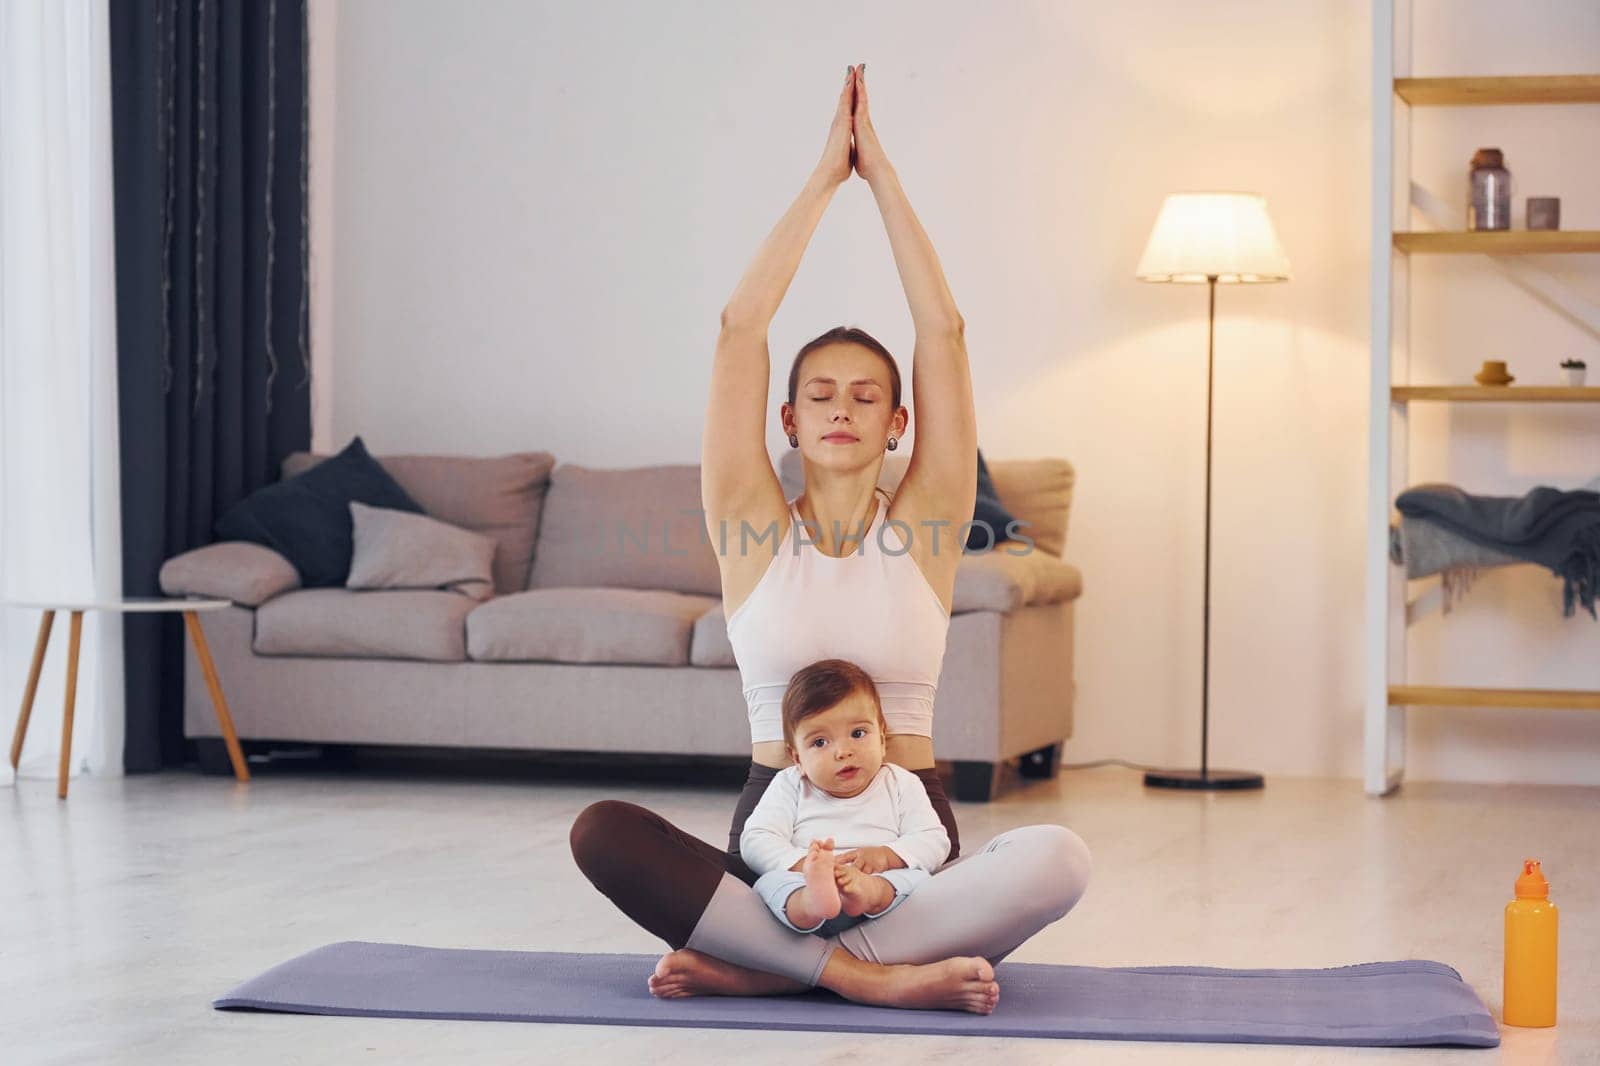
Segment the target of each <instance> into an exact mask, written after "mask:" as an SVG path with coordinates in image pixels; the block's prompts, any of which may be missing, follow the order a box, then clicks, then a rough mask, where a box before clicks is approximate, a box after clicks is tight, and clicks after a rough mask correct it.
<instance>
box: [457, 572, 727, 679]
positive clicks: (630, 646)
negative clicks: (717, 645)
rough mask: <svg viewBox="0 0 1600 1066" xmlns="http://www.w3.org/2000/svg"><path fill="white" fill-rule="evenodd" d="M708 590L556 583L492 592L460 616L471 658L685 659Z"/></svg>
mask: <svg viewBox="0 0 1600 1066" xmlns="http://www.w3.org/2000/svg"><path fill="white" fill-rule="evenodd" d="M715 605H716V600H715V599H712V598H711V597H707V596H693V595H687V594H685V593H681V592H665V591H661V590H658V589H617V588H586V589H585V588H555V589H530V590H529V591H527V592H518V593H513V594H512V595H510V596H499V597H496V598H495V599H493V600H490V601H489V602H488V603H486V604H484V605H482V606H481V607H479V608H477V609H476V610H475V611H473V612H472V613H471V614H470V615H468V616H467V652H468V654H469V655H471V656H472V658H474V659H478V660H495V661H511V662H524V661H534V660H543V661H546V662H563V663H633V664H641V663H642V664H650V665H658V666H684V665H687V664H688V662H689V632H690V630H691V629H692V628H693V626H694V620H695V619H696V618H698V617H699V616H700V615H702V614H705V613H706V611H707V609H708V608H710V607H713V606H715Z"/></svg>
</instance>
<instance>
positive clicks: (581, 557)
mask: <svg viewBox="0 0 1600 1066" xmlns="http://www.w3.org/2000/svg"><path fill="white" fill-rule="evenodd" d="M528 587H529V588H573V587H582V588H631V589H671V590H673V591H676V592H688V593H695V594H697V595H702V596H718V595H721V592H722V577H721V575H720V574H719V573H718V571H717V557H716V553H715V552H714V551H713V549H712V546H711V538H710V536H709V535H708V534H707V532H706V522H705V509H704V507H703V506H702V505H701V502H700V467H699V466H698V465H697V464H694V465H673V466H650V467H634V468H627V469H617V470H601V469H592V468H589V467H583V466H577V465H575V464H572V463H563V464H562V465H560V466H558V467H556V469H555V472H554V473H553V474H552V475H551V478H550V491H549V493H548V496H547V500H546V505H545V509H544V518H543V520H542V521H541V522H540V524H539V544H538V548H537V550H535V552H534V555H533V573H532V576H531V578H530V580H529V585H528Z"/></svg>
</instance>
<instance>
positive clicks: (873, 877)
mask: <svg viewBox="0 0 1600 1066" xmlns="http://www.w3.org/2000/svg"><path fill="white" fill-rule="evenodd" d="M836 870H837V873H836V874H835V878H834V879H835V881H836V882H837V883H838V886H839V905H840V906H841V907H842V908H843V909H844V912H845V913H846V914H848V915H850V917H852V918H854V917H856V916H857V915H860V914H878V913H879V912H881V911H882V910H883V909H884V908H885V907H887V906H888V905H889V904H891V903H893V902H894V885H892V884H890V883H889V880H888V878H885V877H879V876H878V875H877V874H864V873H862V872H861V871H860V870H858V869H856V868H855V867H854V866H852V865H851V864H850V863H847V862H846V863H840V864H839V865H838V866H837V867H836Z"/></svg>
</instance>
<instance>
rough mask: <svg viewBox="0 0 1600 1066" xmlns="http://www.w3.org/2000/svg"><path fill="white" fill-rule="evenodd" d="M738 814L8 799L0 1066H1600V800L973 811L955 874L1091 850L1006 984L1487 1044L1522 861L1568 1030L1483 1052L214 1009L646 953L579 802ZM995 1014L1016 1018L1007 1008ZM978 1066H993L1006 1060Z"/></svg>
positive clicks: (1526, 1032)
mask: <svg viewBox="0 0 1600 1066" xmlns="http://www.w3.org/2000/svg"><path fill="white" fill-rule="evenodd" d="M735 791H736V790H735V789H734V788H732V787H729V786H726V785H723V786H716V787H710V786H704V787H702V786H694V785H675V784H668V783H659V782H658V783H652V784H645V785H630V784H627V783H623V782H620V781H615V780H612V781H606V780H596V779H577V780H573V779H566V780H548V779H541V778H540V777H539V776H538V775H536V774H533V775H530V774H526V773H524V774H522V775H520V776H517V775H512V776H506V775H498V776H489V777H481V776H480V777H463V776H461V775H459V774H456V775H449V774H445V775H441V774H438V773H434V774H431V775H428V774H407V773H404V772H396V771H394V770H393V769H387V770H373V769H371V768H369V767H363V768H358V769H357V770H356V771H354V772H350V773H344V774H326V773H320V774H313V773H309V772H299V773H278V774H274V773H273V772H271V771H268V772H267V773H262V774H259V775H258V776H257V778H256V780H254V781H253V782H251V783H250V784H248V785H238V784H236V783H234V782H233V781H231V780H229V779H226V778H217V777H201V776H199V775H197V774H193V773H180V772H172V773H167V774H161V775H152V776H140V777H132V778H125V779H116V780H93V779H87V778H83V779H77V780H75V781H74V782H73V784H72V787H71V795H70V797H69V799H68V800H66V801H65V802H62V801H58V800H57V799H56V797H55V789H54V783H53V782H47V781H40V780H24V781H22V782H20V784H19V786H18V787H17V788H15V789H10V790H0V856H3V858H0V1039H3V1041H4V1046H0V1061H3V1062H6V1063H18V1064H21V1063H29V1064H32V1063H56V1062H63V1063H64V1062H161V1063H255V1062H262V1063H268V1062H270V1063H282V1062H357V1061H361V1062H439V1063H449V1062H468V1061H472V1062H512V1061H557V1060H570V1059H581V1061H584V1062H588V1063H610V1062H643V1061H656V1062H685V1063H689V1062H724V1061H735V1060H738V1061H746V1062H748V1061H761V1062H779V1063H818V1062H850V1063H857V1062H861V1061H871V1062H873V1063H886V1064H892V1063H901V1062H921V1061H932V1060H938V1059H956V1058H958V1057H960V1058H963V1059H965V1058H966V1057H967V1056H977V1058H976V1059H973V1060H969V1061H992V1060H993V1059H998V1058H999V1057H1000V1056H1002V1055H1003V1056H1004V1057H1005V1060H1006V1061H1007V1062H1008V1063H1047V1062H1048V1063H1059V1062H1063V1061H1080V1062H1093V1063H1112V1062H1115V1063H1124V1062H1127V1063H1133V1062H1138V1063H1174V1062H1213V1063H1216V1062H1228V1063H1233V1062H1240V1063H1266V1062H1273V1063H1277V1062H1295V1063H1324V1062H1363V1063H1366V1062H1380V1061H1381V1062H1391V1061H1392V1062H1405V1063H1430V1064H1432V1063H1441V1064H1442V1063H1457V1062H1461V1063H1483V1064H1487V1063H1491V1062H1515V1063H1541V1064H1542V1063H1557V1062H1560V1063H1568V1062H1572V1063H1577V1062H1600V969H1597V963H1596V960H1597V948H1600V928H1597V925H1596V916H1597V913H1600V910H1597V907H1596V903H1597V902H1600V863H1597V861H1596V859H1597V856H1600V844H1597V840H1600V833H1597V831H1596V830H1597V825H1600V818H1597V816H1600V790H1596V789H1584V788H1548V787H1496V786H1480V785H1443V784H1427V783H1411V784H1407V785H1405V786H1404V787H1403V788H1402V789H1401V790H1400V791H1399V792H1398V793H1397V794H1395V795H1394V796H1391V797H1390V798H1388V799H1384V800H1378V799H1369V798H1368V797H1366V796H1365V795H1363V793H1362V791H1361V787H1360V785H1359V783H1358V782H1355V781H1342V780H1323V779H1307V778H1270V779H1269V780H1268V782H1267V787H1266V789H1265V790H1264V791H1261V792H1252V793H1241V794H1234V795H1227V794H1219V795H1204V794H1183V793H1173V792H1166V791H1160V790H1146V789H1145V788H1144V787H1143V786H1142V783H1141V778H1140V775H1139V774H1138V773H1137V772H1135V771H1132V770H1127V769H1122V768H1118V767H1108V768H1100V769H1094V770H1081V771H1067V772H1063V773H1062V774H1061V775H1060V777H1059V778H1058V779H1056V780H1053V781H1042V782H1029V783H1026V784H1024V785H1023V786H1022V787H1020V788H1017V789H1014V790H1012V791H1010V792H1008V793H1007V794H1006V795H1005V796H1004V797H1003V798H1002V799H1001V800H999V801H997V802H995V803H992V804H988V805H958V806H957V817H958V819H959V820H960V824H961V831H962V839H963V841H964V842H968V843H969V846H971V845H976V844H979V843H981V842H982V841H983V840H985V839H986V838H987V837H988V836H990V835H991V834H993V833H995V832H997V831H999V830H1002V829H1005V828H1008V827H1011V826H1015V825H1021V824H1026V823H1029V822H1036V821H1045V820H1056V821H1060V822H1062V823H1063V824H1066V825H1069V826H1071V827H1072V828H1073V829H1075V830H1076V831H1077V832H1078V833H1080V834H1081V835H1082V836H1083V837H1084V839H1085V840H1087V841H1088V843H1089V846H1090V847H1091V848H1092V849H1093V851H1094V856H1095V877H1094V880H1093V882H1092V883H1091V884H1090V886H1089V889H1088V892H1087V894H1086V895H1085V896H1084V898H1083V900H1082V901H1081V902H1080V903H1079V905H1078V907H1077V908H1076V909H1075V910H1074V911H1073V912H1072V913H1071V914H1069V915H1068V916H1067V917H1066V919H1064V920H1063V921H1061V922H1059V923H1057V924H1056V925H1054V926H1052V927H1050V928H1048V929H1046V930H1044V931H1043V932H1041V933H1040V934H1039V935H1038V936H1037V937H1035V938H1034V939H1033V940H1031V941H1029V942H1028V943H1027V944H1025V945H1023V946H1022V948H1020V949H1019V950H1018V951H1017V952H1016V953H1015V954H1014V955H1013V956H1012V959H1013V960H1014V961H1019V962H1067V963H1078V964H1085V965H1096V966H1129V965H1140V964H1197V965H1210V966H1233V967H1265V966H1272V967H1322V966H1339V965H1345V964H1349V963H1355V962H1365V961H1373V960H1383V959H1405V958H1423V959H1436V960H1439V961H1442V962H1445V963H1448V964H1449V965H1451V966H1454V967H1455V968H1456V969H1458V970H1460V971H1461V973H1462V975H1463V976H1464V977H1465V978H1466V980H1467V981H1468V982H1470V983H1471V984H1472V986H1473V987H1474V988H1475V989H1476V990H1477V991H1478V993H1479V995H1480V996H1481V997H1482V998H1483V999H1484V1001H1485V1002H1486V1003H1487V1004H1488V1005H1489V1007H1490V1010H1491V1011H1492V1012H1493V1013H1494V1014H1495V1016H1496V1018H1497V1019H1498V1017H1499V1014H1500V1001H1501V970H1500V967H1501V948H1502V933H1503V925H1502V908H1503V906H1504V904H1505V903H1506V901H1507V900H1508V899H1509V898H1510V896H1511V883H1512V880H1513V879H1514V877H1515V876H1516V874H1517V872H1518V870H1519V868H1520V862H1521V860H1522V859H1523V858H1524V856H1529V857H1537V858H1539V859H1541V860H1542V861H1543V862H1544V867H1545V870H1546V872H1547V875H1548V876H1549V877H1550V880H1551V882H1552V898H1553V899H1554V900H1555V901H1556V903H1557V904H1558V905H1559V906H1560V907H1561V909H1562V924H1563V927H1564V928H1563V929H1562V942H1561V969H1560V981H1561V984H1560V1011H1561V1013H1560V1021H1559V1024H1558V1025H1557V1026H1556V1027H1555V1028H1554V1029H1542V1030H1536V1029H1516V1028H1503V1030H1502V1041H1503V1043H1502V1044H1501V1046H1500V1047H1499V1048H1496V1049H1488V1050H1468V1049H1454V1050H1433V1049H1366V1048H1356V1049H1345V1048H1319V1047H1292V1046H1262V1045H1241V1044H1204V1043H1181V1044H1180V1043H1136V1042H1119V1041H1059V1040H978V1039H971V1038H933V1037H912V1038H906V1037H887V1036H874V1035H864V1034H856V1033H841V1034H837V1035H834V1034H818V1033H795V1032H767V1033H763V1032H748V1031H717V1030H692V1029H646V1028H636V1027H619V1028H609V1027H600V1026H548V1025H537V1024H528V1023H494V1022H455V1021H446V1022H431V1021H415V1020H388V1019H364V1018H328V1017H314V1016H291V1015H272V1014H239V1013H227V1012H220V1011H214V1010H212V1009H211V1007H210V1006H209V1005H208V1003H209V1000H210V999H211V997H213V996H216V995H218V994H220V993H221V992H224V991H226V990H227V989H229V988H231V987H232V986H233V985H234V984H236V983H237V982H239V981H241V980H243V979H244V978H246V977H248V976H251V975H252V974H255V973H257V972H258V971H260V970H263V969H265V968H267V967H269V966H271V965H273V964H275V963H277V962H280V961H282V960H284V959H286V958H288V957H290V956H292V955H295V954H298V953H300V952H303V951H306V950H309V949H311V948H313V947H317V946H319V945H321V944H325V943H328V942H329V941H334V940H356V939H361V940H380V941H396V942H408V943H416V944H426V945H433V946H442V947H484V948H511V949H529V950H533V949H544V950H556V951H638V952H654V951H658V950H660V945H659V943H658V942H656V941H654V940H653V939H652V938H651V937H650V936H648V935H647V934H645V933H643V932H642V931H640V930H638V929H636V928H634V927H633V926H632V925H630V924H629V923H628V922H627V921H626V920H624V919H623V918H622V917H621V916H620V915H619V914H617V913H615V912H614V911H613V910H612V909H611V907H610V905H609V903H608V902H607V901H606V900H605V899H604V898H603V897H602V896H600V895H599V893H597V892H596V891H595V890H594V889H593V888H592V887H591V886H590V885H589V883H588V882H587V881H585V880H584V879H583V877H582V875H581V874H580V873H579V872H578V870H577V869H576V867H574V866H573V864H572V860H571V857H570V855H569V853H568V850H567V828H568V826H569V825H570V824H571V822H572V819H573V816H574V815H576V814H577V812H578V811H579V810H581V809H582V808H583V806H584V805H585V804H587V803H589V802H591V801H592V800H596V799H600V798H603V797H608V796H616V797H623V798H627V799H631V800H633V801H635V802H639V803H643V804H645V805H647V806H650V807H652V808H654V809H656V810H659V811H661V812H662V813H663V814H665V815H666V816H668V817H669V818H672V819H673V820H675V821H676V822H677V823H678V824H679V825H681V826H683V827H684V828H685V829H687V830H689V831H691V832H695V833H698V834H700V835H701V836H703V837H704V838H705V839H707V840H710V841H713V842H716V841H725V840H726V830H727V819H728V815H729V812H730V810H731V808H732V804H733V798H734V794H735ZM1004 994H1005V993H1004V989H1003V988H1002V990H1001V996H1002V999H1003V997H1004ZM991 1057H992V1058H991Z"/></svg>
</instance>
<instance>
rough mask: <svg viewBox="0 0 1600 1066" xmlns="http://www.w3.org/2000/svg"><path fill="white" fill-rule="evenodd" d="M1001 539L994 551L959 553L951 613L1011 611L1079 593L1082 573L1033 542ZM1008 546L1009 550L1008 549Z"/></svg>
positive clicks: (1065, 598)
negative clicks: (1028, 543) (1018, 552)
mask: <svg viewBox="0 0 1600 1066" xmlns="http://www.w3.org/2000/svg"><path fill="white" fill-rule="evenodd" d="M1024 547H1026V546H1025V545H1022V544H1018V543H1013V542H1011V541H1002V542H1001V543H1000V544H998V545H996V546H995V548H994V550H992V551H987V552H976V553H974V554H972V555H963V556H962V557H961V562H960V564H959V565H958V566H957V567H956V587H955V591H954V594H953V595H952V599H953V601H954V603H953V604H952V610H951V613H952V614H960V613H962V612H963V611H1014V610H1016V609H1017V608H1019V607H1030V606H1033V605H1034V604H1043V603H1060V602H1061V601H1062V600H1075V599H1077V598H1078V596H1080V595H1081V594H1082V593H1083V574H1082V573H1081V572H1080V571H1079V570H1078V568H1077V567H1075V566H1072V565H1070V564H1068V563H1064V562H1062V561H1061V560H1060V559H1057V558H1056V557H1055V556H1053V555H1051V554H1050V553H1049V552H1045V551H1041V550H1040V549H1039V548H1038V546H1037V545H1035V546H1034V548H1033V550H1031V551H1027V552H1025V553H1023V554H1020V555H1012V554H1011V551H1020V550H1021V549H1023V548H1024ZM1008 549H1009V550H1008Z"/></svg>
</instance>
